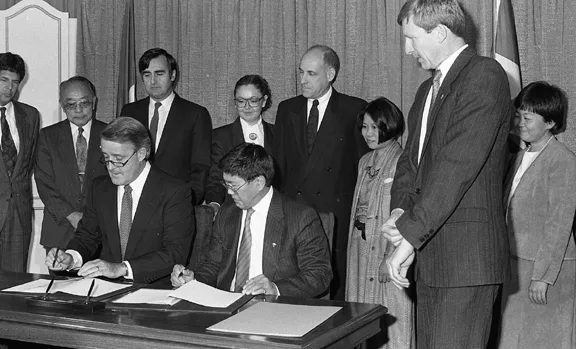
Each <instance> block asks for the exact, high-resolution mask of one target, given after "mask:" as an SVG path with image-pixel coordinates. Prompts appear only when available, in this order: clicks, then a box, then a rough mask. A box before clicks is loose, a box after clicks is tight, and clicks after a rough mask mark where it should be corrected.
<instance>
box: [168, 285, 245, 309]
mask: <svg viewBox="0 0 576 349" xmlns="http://www.w3.org/2000/svg"><path fill="white" fill-rule="evenodd" d="M242 296H243V294H242V293H232V292H226V291H222V290H219V289H217V288H214V287H212V286H208V285H206V284H203V283H201V282H198V281H196V280H192V281H190V282H188V283H186V284H184V285H183V286H181V287H180V288H178V289H176V290H174V291H173V292H172V293H170V297H174V298H180V299H184V300H187V301H188V302H192V303H196V304H200V305H203V306H205V307H213V308H226V307H228V306H230V305H231V304H232V303H234V302H236V301H237V300H238V299H240V298H241V297H242Z"/></svg>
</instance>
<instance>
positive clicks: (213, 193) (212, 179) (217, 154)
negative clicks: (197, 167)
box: [206, 133, 226, 204]
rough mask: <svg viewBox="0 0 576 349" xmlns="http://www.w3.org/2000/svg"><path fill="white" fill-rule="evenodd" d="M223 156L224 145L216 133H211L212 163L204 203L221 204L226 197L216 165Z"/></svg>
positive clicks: (218, 168) (220, 172) (220, 173)
mask: <svg viewBox="0 0 576 349" xmlns="http://www.w3.org/2000/svg"><path fill="white" fill-rule="evenodd" d="M223 156H224V145H223V143H222V140H221V139H219V137H217V135H216V133H213V134H212V151H211V157H212V164H211V165H210V171H209V172H208V183H207V184H206V203H211V202H216V203H218V204H222V203H223V202H224V198H225V197H226V190H225V188H224V187H223V186H222V184H221V181H222V180H223V178H222V170H221V169H220V167H219V166H218V164H219V163H220V160H221V159H222V157H223Z"/></svg>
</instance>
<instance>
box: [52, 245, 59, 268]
mask: <svg viewBox="0 0 576 349" xmlns="http://www.w3.org/2000/svg"><path fill="white" fill-rule="evenodd" d="M58 251H60V247H56V253H54V260H53V261H52V268H54V267H55V266H56V260H57V259H58Z"/></svg>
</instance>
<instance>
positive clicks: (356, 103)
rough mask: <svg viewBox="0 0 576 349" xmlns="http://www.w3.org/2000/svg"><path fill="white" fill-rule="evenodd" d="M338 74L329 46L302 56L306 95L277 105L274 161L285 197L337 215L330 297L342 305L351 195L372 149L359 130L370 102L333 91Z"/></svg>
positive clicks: (301, 77)
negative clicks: (358, 121) (361, 113)
mask: <svg viewBox="0 0 576 349" xmlns="http://www.w3.org/2000/svg"><path fill="white" fill-rule="evenodd" d="M339 69H340V60H339V58H338V55H337V54H336V52H334V50H332V49H331V48H330V47H328V46H323V45H315V46H312V47H310V48H309V49H308V51H306V53H305V54H304V56H302V59H301V60H300V84H301V86H302V95H300V96H297V97H294V98H290V99H288V100H285V101H283V102H282V103H280V105H278V112H277V114H276V124H275V137H274V160H276V161H277V164H278V169H279V172H280V173H279V178H278V180H279V183H280V191H281V192H283V193H284V194H286V195H288V197H290V198H292V199H295V200H297V201H298V202H302V203H305V204H307V205H310V206H311V207H312V208H314V209H315V210H316V211H318V212H333V213H334V215H335V217H336V224H335V235H334V240H333V254H332V266H333V268H334V279H333V281H332V284H331V286H330V292H331V296H332V298H333V299H339V300H344V292H345V287H344V283H345V281H346V249H347V244H348V223H349V220H350V209H351V206H352V196H353V194H354V186H355V185H356V175H357V166H358V160H360V158H361V157H362V155H364V154H365V153H366V152H367V151H368V148H367V146H366V143H365V142H364V140H363V138H362V135H361V134H360V132H359V131H358V128H357V127H356V116H357V114H358V112H359V111H360V110H361V109H362V108H363V107H364V106H365V105H366V101H364V100H362V99H359V98H355V97H351V96H347V95H344V94H341V93H338V92H337V91H336V90H335V89H334V88H333V87H332V83H333V82H334V80H335V79H336V76H337V75H338V71H339Z"/></svg>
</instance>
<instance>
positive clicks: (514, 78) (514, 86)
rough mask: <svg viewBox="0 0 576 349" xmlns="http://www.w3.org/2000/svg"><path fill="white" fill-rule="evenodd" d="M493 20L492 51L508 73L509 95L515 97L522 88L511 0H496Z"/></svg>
mask: <svg viewBox="0 0 576 349" xmlns="http://www.w3.org/2000/svg"><path fill="white" fill-rule="evenodd" d="M495 5H496V7H495V16H494V18H495V21H494V32H495V36H494V44H493V45H492V53H493V54H494V59H496V60H497V61H498V62H499V63H500V65H502V67H503V68H504V70H505V71H506V74H507V75H508V83H509V84H510V96H511V97H512V98H515V97H516V96H517V95H518V93H519V92H520V90H521V89H522V77H521V75H520V58H519V54H518V39H517V37H516V25H515V24H514V13H513V11H512V2H511V0H496V3H495Z"/></svg>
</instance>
